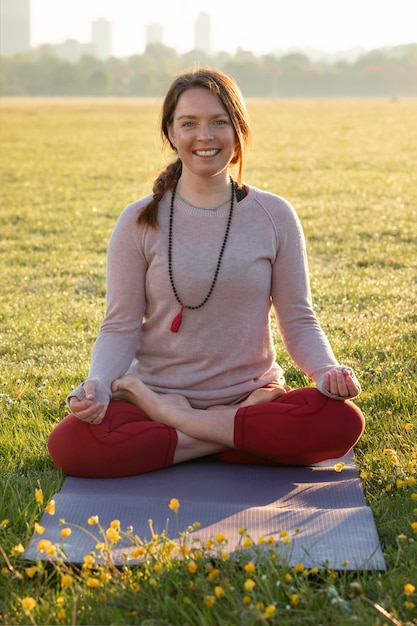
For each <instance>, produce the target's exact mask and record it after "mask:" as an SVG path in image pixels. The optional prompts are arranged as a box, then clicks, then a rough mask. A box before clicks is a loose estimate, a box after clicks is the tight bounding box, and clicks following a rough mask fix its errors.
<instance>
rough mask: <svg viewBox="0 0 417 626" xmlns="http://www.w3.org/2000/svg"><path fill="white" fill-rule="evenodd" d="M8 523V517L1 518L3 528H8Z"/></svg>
mask: <svg viewBox="0 0 417 626" xmlns="http://www.w3.org/2000/svg"><path fill="white" fill-rule="evenodd" d="M8 523H9V520H8V519H2V520H1V522H0V526H1V527H2V528H6V526H7V525H8Z"/></svg>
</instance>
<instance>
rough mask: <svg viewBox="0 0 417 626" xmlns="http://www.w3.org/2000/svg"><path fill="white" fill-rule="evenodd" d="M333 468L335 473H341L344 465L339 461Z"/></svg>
mask: <svg viewBox="0 0 417 626" xmlns="http://www.w3.org/2000/svg"><path fill="white" fill-rule="evenodd" d="M333 467H334V470H335V472H341V471H342V469H343V468H344V467H345V464H344V463H343V461H340V462H339V463H336V464H335V465H334V466H333Z"/></svg>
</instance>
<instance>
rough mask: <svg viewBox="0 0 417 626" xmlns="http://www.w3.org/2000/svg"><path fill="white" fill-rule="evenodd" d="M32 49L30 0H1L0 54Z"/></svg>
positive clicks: (23, 51) (4, 54)
mask: <svg viewBox="0 0 417 626" xmlns="http://www.w3.org/2000/svg"><path fill="white" fill-rule="evenodd" d="M30 50H31V45H30V0H0V54H1V55H3V56H12V55H14V54H19V53H25V52H30Z"/></svg>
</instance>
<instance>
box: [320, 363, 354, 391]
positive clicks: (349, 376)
mask: <svg viewBox="0 0 417 626" xmlns="http://www.w3.org/2000/svg"><path fill="white" fill-rule="evenodd" d="M323 387H324V388H325V389H326V391H328V392H329V393H331V394H332V395H333V396H339V397H340V398H354V397H355V396H357V395H358V394H359V392H360V386H359V383H358V381H357V380H356V377H355V375H354V373H353V371H352V370H351V369H350V368H348V367H338V368H334V369H333V370H330V372H327V373H326V375H325V377H324V381H323Z"/></svg>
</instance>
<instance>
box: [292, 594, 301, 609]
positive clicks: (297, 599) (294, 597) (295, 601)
mask: <svg viewBox="0 0 417 626" xmlns="http://www.w3.org/2000/svg"><path fill="white" fill-rule="evenodd" d="M290 602H291V604H292V605H293V606H297V605H298V604H299V603H300V596H299V595H298V593H292V594H291V595H290Z"/></svg>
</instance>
